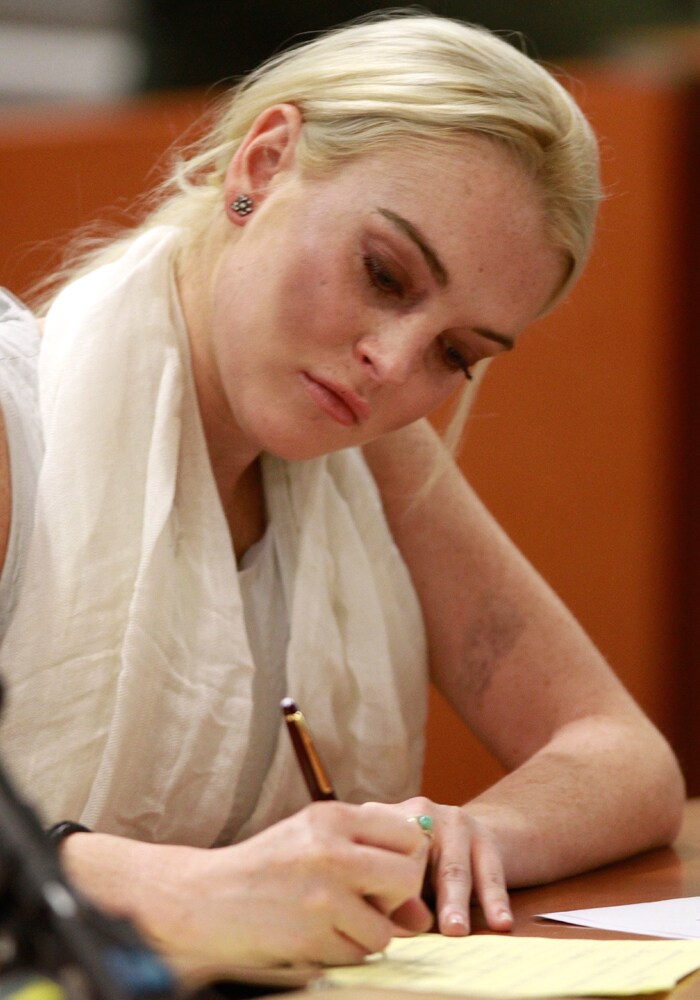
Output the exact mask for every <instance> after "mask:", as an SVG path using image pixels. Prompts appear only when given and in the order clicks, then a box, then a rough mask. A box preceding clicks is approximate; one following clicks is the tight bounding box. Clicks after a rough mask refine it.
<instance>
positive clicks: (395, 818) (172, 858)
mask: <svg viewBox="0 0 700 1000" xmlns="http://www.w3.org/2000/svg"><path fill="white" fill-rule="evenodd" d="M71 841H73V843H71ZM100 841H102V845H103V846H102V848H101V847H100ZM429 847H430V842H429V841H428V838H426V836H425V835H424V834H423V833H422V832H421V830H420V827H419V826H418V825H417V824H416V823H410V822H407V816H406V815H404V811H403V810H402V809H401V808H399V807H396V806H387V805H379V804H376V803H369V804H367V805H363V806H353V805H347V804H344V803H339V802H322V803H314V804H312V805H310V806H308V807H307V808H305V809H303V810H301V812H299V813H297V814H296V815H295V816H292V817H290V818H289V819H286V820H284V821H282V822H280V823H277V824H275V825H274V826H272V827H270V828H269V829H267V830H265V831H263V832H262V833H259V834H257V835H256V836H254V837H251V838H250V839H249V840H246V841H244V842H242V843H240V844H236V845H234V846H232V847H224V848H216V849H214V850H201V849H197V848H188V847H169V846H165V847H163V846H158V845H150V844H136V843H135V842H133V841H124V840H122V839H121V838H114V837H107V836H106V835H100V834H75V835H74V837H71V838H68V840H67V841H66V844H65V861H66V863H67V867H68V870H69V874H71V875H72V876H73V878H74V880H75V881H76V883H77V884H78V885H79V887H80V888H82V889H83V891H86V892H88V893H89V894H90V895H92V896H93V898H96V900H97V901H98V902H101V903H102V904H103V905H105V904H107V905H109V908H110V909H112V910H114V909H118V910H120V911H121V912H127V913H128V914H129V915H130V916H131V917H132V918H133V919H135V920H136V922H137V923H138V925H139V926H140V927H141V929H142V930H143V931H144V932H145V933H146V934H147V936H148V937H149V938H150V939H151V940H152V941H153V942H154V944H155V946H156V947H158V948H159V949H160V950H161V951H162V952H163V953H164V954H166V955H168V956H171V957H172V958H174V959H175V963H176V965H177V967H178V968H189V969H194V968H197V967H205V966H214V967H216V966H217V965H219V966H222V965H223V964H224V963H227V964H229V965H230V964H232V963H236V964H246V965H271V964H276V963H288V962H293V963H306V962H316V963H326V964H349V963H354V962H359V961H361V960H362V959H363V958H364V957H365V956H366V955H368V954H370V953H372V952H375V951H381V950H382V949H383V948H385V947H386V945H387V944H388V942H389V940H390V939H391V937H393V936H395V935H397V934H405V933H406V932H409V933H417V932H420V931H425V930H428V929H429V927H430V926H431V923H432V915H431V913H430V911H429V909H428V907H427V906H426V905H425V903H424V902H423V901H422V900H421V887H422V885H423V879H424V876H425V870H426V863H427V859H428V853H429ZM115 848H116V849H115ZM100 851H101V852H102V865H107V866H109V865H110V864H111V865H112V873H111V877H109V878H108V884H104V875H105V871H104V868H102V871H100V868H101V865H100V863H99V861H98V858H97V856H96V853H97V854H99V853H100ZM91 853H92V862H90V854H91ZM79 855H82V858H81V857H80V856H79ZM120 855H121V858H122V862H121V864H122V868H123V871H122V874H121V876H119V874H118V873H117V872H115V871H114V865H115V863H118V858H119V856H120ZM129 856H130V857H131V863H129V864H127V862H126V859H127V858H128V857H129ZM110 857H111V861H110ZM115 859H116V862H115ZM129 869H130V870H129ZM100 877H102V879H103V889H102V891H100V890H99V889H98V887H97V886H95V880H96V879H97V880H98V881H99V878H100ZM96 890H97V891H96Z"/></svg>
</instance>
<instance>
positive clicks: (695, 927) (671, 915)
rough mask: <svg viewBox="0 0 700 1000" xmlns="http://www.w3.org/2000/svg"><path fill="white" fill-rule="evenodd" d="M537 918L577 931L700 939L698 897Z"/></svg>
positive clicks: (545, 915)
mask: <svg viewBox="0 0 700 1000" xmlns="http://www.w3.org/2000/svg"><path fill="white" fill-rule="evenodd" d="M537 916H538V917H546V919H547V920H558V921H560V922H561V923H564V924H576V926H578V927H595V928H596V929H598V930H605V931H620V932H623V933H625V934H646V935H649V936H651V937H663V938H679V939H681V940H696V939H698V938H700V896H685V897H682V898H680V899H661V900H658V901H657V902H653V903H631V904H629V905H626V906H599V907H596V908H595V909H592V910H562V911H561V912H559V913H538V914H537Z"/></svg>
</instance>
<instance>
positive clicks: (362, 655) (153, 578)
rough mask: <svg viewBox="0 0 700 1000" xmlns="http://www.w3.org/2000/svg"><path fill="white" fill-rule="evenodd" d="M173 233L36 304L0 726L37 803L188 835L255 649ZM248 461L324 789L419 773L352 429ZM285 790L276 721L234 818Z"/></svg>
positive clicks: (410, 603) (408, 636) (220, 795)
mask: <svg viewBox="0 0 700 1000" xmlns="http://www.w3.org/2000/svg"><path fill="white" fill-rule="evenodd" d="M178 240H179V231H178V230H176V229H173V228H171V227H162V228H158V229H155V230H152V231H150V232H148V233H146V234H145V235H144V236H142V237H140V238H139V239H138V240H137V241H136V242H135V243H134V244H133V245H132V246H131V248H130V249H129V250H128V251H127V253H126V254H125V255H124V256H123V257H121V258H120V259H119V260H117V261H116V262H114V263H111V264H109V265H106V266H104V267H101V268H99V269H98V270H96V271H93V272H92V273H90V274H89V275H87V276H86V277H83V278H80V279H78V280H77V281H75V282H74V283H73V284H71V285H70V286H68V287H67V288H66V289H65V290H64V291H63V292H62V293H61V294H60V295H59V296H58V298H57V299H56V301H55V303H54V305H53V306H52V308H51V310H50V312H49V314H48V317H47V320H46V328H45V333H44V339H43V343H42V350H41V356H40V363H39V380H40V400H41V415H42V422H43V427H44V439H45V446H46V452H45V459H44V462H43V465H42V468H41V472H40V477H39V484H38V493H37V504H36V515H35V523H34V530H33V535H32V541H31V546H30V551H29V556H28V561H27V566H26V574H25V584H24V586H23V589H22V593H21V594H20V598H19V602H18V606H17V611H16V614H15V616H14V618H13V621H12V623H11V625H10V629H9V631H8V634H7V636H6V639H5V642H4V644H3V647H2V650H1V651H0V674H1V675H2V676H3V677H4V679H5V681H6V682H7V686H8V705H7V708H6V711H5V714H4V717H3V719H2V723H1V724H0V739H1V741H2V752H3V755H4V757H6V758H7V762H8V764H9V767H10V771H11V773H12V774H13V775H14V776H15V778H16V779H17V780H18V782H19V784H20V787H21V788H22V790H23V791H24V793H25V794H26V795H27V797H28V798H29V799H30V800H31V801H33V802H35V803H36V804H37V806H38V807H39V809H40V811H41V812H42V814H43V816H44V818H45V819H46V821H47V822H55V821H58V820H61V819H73V820H79V821H81V822H83V823H85V824H87V825H88V826H91V827H94V828H97V829H100V830H103V831H108V832H112V833H117V834H123V835H126V836H131V837H137V838H139V839H143V840H149V841H158V842H170V843H187V844H196V845H209V844H212V843H214V842H216V840H217V836H218V835H219V833H220V831H221V830H222V829H224V828H225V827H226V824H227V819H228V817H229V814H230V812H231V807H232V802H233V796H234V790H235V788H236V783H237V781H238V778H239V773H240V770H241V765H242V761H243V758H244V756H245V748H246V745H247V743H248V741H249V740H253V739H255V733H254V732H251V731H250V719H251V683H252V675H253V671H254V665H253V661H252V657H251V653H250V649H249V646H248V641H247V638H246V631H245V625H244V619H243V609H242V603H241V596H240V591H239V586H238V578H237V571H236V564H235V559H234V556H233V548H232V545H231V539H230V535H229V532H228V528H227V524H226V521H225V518H224V515H223V511H222V509H221V505H220V501H219V497H218V493H217V489H216V484H215V482H214V478H213V475H212V471H211V467H210V464H209V459H208V453H207V448H206V443H205V440H204V435H203V431H202V427H201V423H200V418H199V411H198V407H197V400H196V395H195V389H194V384H193V379H192V373H191V370H190V365H189V355H188V346H187V338H186V333H185V330H184V324H183V321H182V317H181V314H180V312H179V306H178V302H177V296H176V294H175V290H174V280H173V262H172V258H173V252H174V250H175V249H176V247H177V245H178ZM264 477H265V489H266V501H267V505H268V510H269V515H270V518H271V521H272V523H273V524H274V525H275V532H276V536H277V537H278V538H280V539H281V540H282V544H281V552H280V556H281V564H282V566H281V570H282V579H283V587H284V591H285V596H286V601H287V606H288V608H289V613H290V635H291V638H290V643H289V648H288V655H287V665H286V668H287V680H288V691H289V693H290V694H292V695H293V696H294V697H296V698H297V699H298V701H299V703H300V705H301V706H302V707H303V709H304V710H305V712H306V714H307V716H308V717H309V719H310V721H311V723H312V728H313V729H314V731H315V735H316V739H317V742H318V744H319V745H320V748H322V754H323V757H324V761H325V763H326V764H327V766H328V770H329V772H330V773H331V775H332V776H333V777H334V779H335V782H336V785H337V790H338V793H339V796H340V797H342V798H345V799H348V800H351V801H362V800H366V799H370V798H371V799H383V800H385V801H397V800H400V799H403V798H405V797H407V796H408V795H411V794H414V793H415V792H416V790H417V786H418V782H419V776H420V765H421V760H422V751H423V725H424V719H425V684H426V651H425V638H424V634H423V627H422V622H421V616H420V611H419V608H418V603H417V599H416V595H415V592H414V590H413V587H412V585H411V582H410V578H409V575H408V572H407V570H406V568H405V565H404V563H403V561H402V559H401V557H400V555H399V553H398V551H397V549H396V547H395V545H394V543H393V540H392V538H391V536H390V533H389V530H388V528H387V525H386V523H385V520H384V516H383V512H382V509H381V502H380V499H379V496H378V493H377V490H376V487H375V484H374V481H373V480H372V477H371V475H370V474H369V472H368V470H367V468H366V466H365V465H364V462H363V460H362V458H361V455H360V454H359V453H358V452H356V451H348V452H339V453H337V454H335V455H331V456H328V457H325V458H321V459H316V460H313V461H309V462H301V463H293V464H290V463H285V462H282V461H280V460H277V459H273V458H266V459H265V461H264ZM281 725H282V723H281V722H280V727H281ZM306 801H308V795H307V793H306V791H305V788H304V786H303V783H302V781H301V778H300V776H299V773H298V769H297V766H296V763H295V761H294V757H293V754H292V752H291V746H290V742H289V740H287V738H286V736H284V738H282V739H280V740H279V741H278V746H277V751H276V754H275V757H274V759H273V762H272V765H271V768H270V770H269V772H268V775H267V778H266V780H265V783H264V785H263V788H262V790H261V794H260V797H259V800H258V803H257V806H256V809H255V811H254V813H253V815H252V817H251V818H250V820H249V821H248V822H247V823H246V824H245V826H244V827H243V829H241V830H239V831H237V833H236V839H241V838H242V837H244V836H248V835H250V834H251V833H253V832H255V831H256V830H259V829H261V828H263V827H265V826H267V825H268V824H269V823H271V822H274V821H275V820H277V819H279V818H282V817H283V816H285V815H289V814H290V813H291V812H293V811H295V810H296V809H298V808H299V807H300V806H302V805H303V804H304V803H305V802H306Z"/></svg>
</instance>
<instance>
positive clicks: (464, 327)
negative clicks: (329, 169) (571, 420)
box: [194, 138, 564, 459]
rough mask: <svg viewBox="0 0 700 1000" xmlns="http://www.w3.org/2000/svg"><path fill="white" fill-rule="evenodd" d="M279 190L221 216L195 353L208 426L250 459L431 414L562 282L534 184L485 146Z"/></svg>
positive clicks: (359, 440) (349, 441)
mask: <svg viewBox="0 0 700 1000" xmlns="http://www.w3.org/2000/svg"><path fill="white" fill-rule="evenodd" d="M276 181H277V183H274V184H272V185H271V188H270V190H269V191H268V192H267V193H266V196H265V197H264V198H263V200H262V201H260V202H259V204H256V207H255V210H254V211H253V213H252V214H251V215H249V216H247V217H246V218H245V221H244V223H243V224H242V226H240V225H239V226H238V227H234V225H233V223H230V222H228V223H227V225H229V226H230V231H231V236H232V238H231V239H230V240H228V241H227V244H226V246H225V248H224V250H223V253H222V256H221V258H220V263H219V267H218V269H217V271H216V275H215V278H214V280H213V285H212V305H211V313H210V325H209V327H208V330H207V335H206V336H207V344H206V349H205V350H204V351H202V350H201V343H200V344H199V345H197V344H195V348H194V350H195V362H196V364H199V365H200V366H201V365H202V364H204V365H205V366H206V367H207V369H208V370H207V371H206V373H205V377H204V378H202V377H201V375H202V372H201V371H200V373H199V375H200V377H199V378H198V385H199V386H200V387H201V386H202V385H206V386H207V389H206V393H205V395H206V398H204V399H200V402H201V403H202V405H203V412H204V417H205V426H210V427H211V426H212V421H209V422H208V421H207V409H210V411H211V413H210V415H212V414H214V413H215V414H216V420H215V421H213V423H216V425H217V426H218V427H219V429H220V433H226V434H231V435H233V438H235V442H236V445H237V446H242V447H243V448H244V449H246V448H248V447H250V449H251V450H252V453H254V454H256V453H258V452H260V451H267V452H270V453H272V454H276V455H278V456H281V457H283V458H287V459H303V458H310V457H313V456H317V455H320V454H325V453H327V452H330V451H335V450H337V449H339V448H344V447H348V446H353V445H359V444H363V443H365V442H367V441H369V440H371V439H373V438H375V437H377V436H379V435H381V434H384V433H386V432H387V431H391V430H395V429H397V428H399V427H402V426H405V425H406V424H409V423H411V422H412V421H414V420H416V419H417V418H419V417H422V416H424V415H426V414H428V413H430V412H431V411H432V410H434V409H435V408H436V407H437V406H438V405H439V404H440V403H441V402H443V401H444V400H445V399H446V397H447V396H448V395H450V394H451V393H452V392H453V391H454V390H455V389H457V387H459V386H460V384H463V383H464V379H465V374H466V373H467V372H468V370H469V369H470V368H471V367H472V366H473V365H474V364H475V363H476V362H477V361H479V360H480V359H482V358H486V357H493V356H495V355H498V354H500V353H501V352H502V351H505V350H508V349H509V348H510V347H512V345H513V344H514V342H515V340H516V339H517V337H518V335H519V333H520V331H521V330H522V329H523V328H524V327H525V326H527V324H528V323H529V322H531V321H532V320H533V319H534V318H535V317H536V316H537V315H538V313H539V312H540V311H541V310H542V309H543V308H544V306H545V305H546V303H547V302H548V301H549V299H550V298H551V296H552V295H553V293H554V292H555V290H556V288H557V287H558V286H559V284H560V283H561V281H562V279H563V276H564V262H563V259H562V256H561V254H560V253H559V252H558V251H556V250H555V249H553V248H552V247H551V246H550V245H549V244H548V242H547V239H546V238H545V234H544V223H543V214H542V208H541V204H540V200H539V197H538V193H537V191H536V189H535V188H534V185H533V184H532V182H531V181H530V179H529V178H528V177H527V176H526V174H525V173H524V171H523V170H522V168H521V167H520V166H519V165H518V164H516V163H515V162H514V160H513V159H512V158H511V156H510V155H509V154H508V153H507V152H506V151H505V150H504V149H503V148H501V147H499V146H497V145H495V144H493V143H491V142H489V141H487V140H484V139H482V138H476V139H473V138H469V139H465V140H464V141H460V142H454V143H450V144H447V143H445V144H443V145H440V146H432V147H428V146H423V147H421V146H412V147H408V148H404V149H401V148H393V149H391V150H384V151H381V152H379V153H373V154H370V155H366V156H364V157H360V158H357V159H355V160H353V161H351V162H349V163H348V164H347V165H344V166H342V167H340V168H339V169H338V170H336V171H335V172H334V173H333V174H332V175H331V176H329V177H327V178H324V179H312V178H308V177H304V176H301V175H300V173H299V172H298V171H297V170H295V169H292V170H289V171H286V172H285V173H284V174H283V175H281V176H280V177H279V178H277V179H276ZM201 395H202V393H201V389H200V397H201ZM224 413H225V417H224V418H223V419H222V414H224Z"/></svg>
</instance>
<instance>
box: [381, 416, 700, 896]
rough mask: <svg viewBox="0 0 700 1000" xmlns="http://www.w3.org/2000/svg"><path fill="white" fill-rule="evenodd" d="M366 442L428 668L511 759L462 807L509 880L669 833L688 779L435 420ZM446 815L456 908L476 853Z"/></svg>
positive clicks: (630, 848)
mask: <svg viewBox="0 0 700 1000" xmlns="http://www.w3.org/2000/svg"><path fill="white" fill-rule="evenodd" d="M365 452H366V457H367V460H368V462H369V465H370V468H371V469H372V472H373V474H374V476H375V478H376V480H377V483H378V485H379V488H380V491H381V493H382V497H383V501H384V505H385V509H386V512H387V516H388V519H389V522H390V525H391V528H392V531H393V533H394V536H395V538H396V540H397V543H398V545H399V547H400V549H401V551H402V553H403V555H404V558H405V560H406V562H407V565H408V567H409V569H410V571H411V574H412V577H413V580H414V583H415V586H416V588H417V591H418V595H419V598H420V601H421V604H422V607H423V611H424V615H425V620H426V625H427V631H428V639H429V649H430V658H431V675H432V678H433V680H434V682H435V684H436V686H437V687H438V688H439V689H440V691H441V692H442V693H443V694H444V695H445V696H446V697H447V699H448V700H449V701H450V703H451V704H452V705H453V706H454V707H455V709H456V710H457V711H458V712H459V714H460V716H461V717H462V719H463V720H464V721H465V722H466V723H467V724H468V725H469V726H470V728H471V729H472V730H473V731H474V732H475V733H476V734H477V736H478V737H479V738H480V739H481V740H482V741H483V742H484V743H485V745H486V746H487V747H488V748H489V749H490V750H491V751H492V752H493V753H494V754H495V756H496V757H497V758H498V759H499V760H500V761H501V762H502V763H503V764H504V765H505V767H506V768H507V769H508V771H509V772H510V773H509V774H508V775H507V776H506V777H504V778H503V779H502V780H501V781H499V782H498V783H497V784H496V785H494V786H493V787H492V788H490V789H488V790H487V791H486V792H484V793H483V794H482V795H479V796H478V797H477V798H476V799H475V800H473V801H472V802H470V803H468V804H467V806H466V807H465V808H464V810H463V813H464V812H466V814H467V817H468V819H469V820H473V821H475V822H476V824H477V829H478V830H479V831H480V833H481V834H483V835H484V836H485V838H486V842H487V843H488V844H489V845H493V846H495V848H496V850H497V852H498V855H500V859H501V863H502V865H503V870H504V873H505V880H506V882H507V884H508V885H510V886H521V885H526V884H529V883H538V882H545V881H548V880H551V879H556V878H560V877H562V876H564V875H567V874H572V873H574V872H576V871H581V870H584V869H586V868H590V867H594V866H597V865H601V864H604V863H606V862H610V861H613V860H615V859H617V858H621V857H623V856H625V855H629V854H632V853H634V852H637V851H641V850H644V849H646V848H650V847H654V846H657V845H660V844H665V843H667V842H669V841H670V840H672V839H673V837H674V836H675V834H676V832H677V830H678V826H679V823H680V819H681V812H682V806H683V801H684V788H683V780H682V777H681V774H680V770H679V767H678V764H677V762H676V760H675V758H674V756H673V754H672V752H671V750H670V748H669V746H668V744H667V743H666V741H665V740H664V739H663V737H662V736H661V735H660V733H659V732H658V731H657V730H656V729H655V728H654V726H652V724H651V723H650V722H649V721H648V719H647V718H646V717H645V716H644V715H643V713H642V712H641V710H640V709H639V708H638V707H637V705H636V704H635V703H634V701H633V700H632V698H631V697H630V696H629V694H628V693H627V692H626V691H625V689H624V688H623V686H622V685H621V683H620V682H619V681H618V679H617V678H616V677H615V675H614V674H613V672H612V671H611V670H610V668H609V666H608V665H607V664H606V662H605V661H604V660H603V658H602V657H601V655H600V654H599V653H598V652H597V650H596V649H595V647H594V646H593V645H592V643H591V642H590V640H589V639H588V637H587V636H586V635H585V633H584V632H583V630H582V629H581V628H580V626H579V625H578V624H577V623H576V622H575V621H574V619H573V618H572V616H571V615H570V614H569V613H568V612H567V611H566V609H565V608H564V607H563V605H562V604H561V602H560V601H559V600H558V598H557V597H556V596H555V595H554V594H553V593H552V591H551V590H550V589H549V587H548V586H547V585H546V584H545V583H544V582H543V581H542V579H541V578H540V577H539V576H538V575H537V573H536V572H535V571H534V570H533V569H532V567H531V566H530V565H529V564H528V563H527V562H526V560H525V559H524V558H523V557H522V555H521V554H520V553H519V552H518V551H517V550H516V549H515V547H514V546H513V545H512V543H511V542H510V541H509V540H508V539H507V537H506V536H505V535H504V533H503V532H502V530H501V529H500V528H499V527H498V525H497V524H496V523H495V521H494V520H493V518H491V516H490V515H489V514H488V513H487V511H486V510H485V509H484V507H483V505H482V504H481V503H480V502H479V500H478V499H477V498H476V496H475V495H474V493H473V492H472V491H471V489H470V488H469V486H468V485H467V483H466V482H465V480H464V477H463V476H462V475H461V474H460V472H459V470H458V469H457V468H456V466H455V465H454V463H453V462H452V461H451V459H449V457H448V456H446V455H445V452H444V449H443V448H442V445H441V444H440V442H439V440H438V438H437V436H436V434H435V433H434V431H433V430H432V429H431V428H430V427H429V426H428V425H427V423H424V422H422V423H420V424H416V425H413V426H412V427H409V428H406V429H405V430H402V431H398V432H396V433H395V434H393V435H391V436H389V437H386V438H383V439H381V440H378V441H376V442H373V443H372V444H371V445H368V446H367V447H366V449H365ZM436 463H442V464H438V466H436ZM436 468H438V469H439V474H438V475H437V477H436V478H435V479H434V482H433V484H432V486H431V487H430V488H429V489H428V490H426V489H425V485H426V483H427V482H428V481H429V479H430V476H431V474H433V473H434V472H435V470H436ZM445 822H446V823H447V824H452V827H453V828H454V829H453V833H452V834H446V835H447V836H448V839H449V842H450V845H451V846H450V847H449V849H447V850H444V851H443V852H442V858H441V861H440V864H441V865H442V871H443V873H444V872H447V874H446V875H444V874H443V876H442V877H441V876H440V865H439V866H438V897H439V900H438V905H440V894H441V892H442V899H443V903H444V905H445V906H447V904H448V902H449V904H450V906H457V908H458V910H460V912H461V911H462V910H463V908H464V906H465V901H464V893H465V892H467V891H468V890H470V889H471V869H472V868H473V867H474V861H473V858H472V860H471V862H470V861H469V859H468V858H467V861H466V862H465V856H464V853H463V852H462V854H461V855H460V856H459V857H458V856H457V855H458V854H459V850H460V848H459V846H458V845H459V843H460V837H461V838H462V839H463V838H464V836H465V833H464V829H463V828H462V827H460V829H461V830H462V832H461V833H458V832H457V833H455V832H454V831H455V830H456V829H457V827H455V826H454V824H457V826H459V825H460V824H463V823H464V819H462V818H461V817H453V818H452V819H446V820H445ZM487 854H488V855H489V860H488V861H487V862H485V867H486V868H488V871H486V870H485V869H484V872H482V875H481V878H482V881H485V882H487V883H488V884H490V885H492V886H495V888H494V889H493V892H492V891H491V890H490V889H488V887H487V889H486V897H487V900H488V897H489V896H490V895H491V896H492V897H493V899H494V902H493V904H492V906H491V909H492V911H494V907H498V906H501V905H502V904H503V900H504V895H503V891H502V885H501V886H500V887H499V885H498V883H499V879H500V876H499V874H498V870H497V869H498V864H497V863H494V861H493V857H492V855H491V852H490V847H489V850H487ZM474 873H475V877H476V878H477V879H479V877H480V875H479V872H478V871H477V870H476V869H474ZM452 882H453V883H454V884H455V885H454V890H453V891H451V892H449V893H448V891H447V888H445V886H446V885H447V884H448V883H452ZM467 883H468V885H467ZM448 897H449V900H448ZM482 897H483V893H482ZM456 900H457V901H458V902H455V901H456ZM482 902H484V900H483V898H482ZM448 908H449V907H448ZM487 908H488V907H487ZM494 912H495V911H494ZM487 915H488V914H487Z"/></svg>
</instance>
